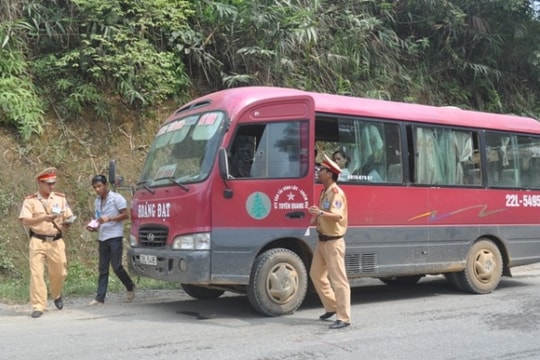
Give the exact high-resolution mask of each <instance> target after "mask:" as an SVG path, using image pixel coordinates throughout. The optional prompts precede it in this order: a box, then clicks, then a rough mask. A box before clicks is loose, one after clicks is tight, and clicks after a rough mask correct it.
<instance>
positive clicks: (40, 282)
mask: <svg viewBox="0 0 540 360" xmlns="http://www.w3.org/2000/svg"><path fill="white" fill-rule="evenodd" d="M36 180H37V184H38V191H37V192H36V193H35V194H33V195H30V196H27V197H26V198H25V199H24V201H23V204H22V208H21V212H20V214H19V221H20V222H21V223H22V224H23V225H24V226H25V228H27V229H28V230H29V237H30V244H29V263H30V302H31V304H32V317H33V318H39V317H40V316H41V315H43V312H44V311H45V310H46V308H47V286H46V284H45V279H44V272H45V265H46V266H47V273H48V277H49V284H50V293H51V297H52V299H54V305H55V306H56V308H58V309H59V310H62V308H63V307H64V300H63V298H62V290H63V287H64V280H65V279H66V276H67V261H66V252H65V244H64V241H63V239H62V235H63V231H64V229H65V228H66V227H67V226H69V225H70V224H71V222H72V221H73V220H74V218H75V216H73V213H72V212H71V209H70V207H69V205H68V203H67V201H66V198H65V196H64V194H61V193H58V192H54V191H52V190H53V189H54V185H55V183H56V169H55V168H52V167H51V168H47V169H45V170H43V171H42V172H40V173H39V174H38V175H37V176H36Z"/></svg>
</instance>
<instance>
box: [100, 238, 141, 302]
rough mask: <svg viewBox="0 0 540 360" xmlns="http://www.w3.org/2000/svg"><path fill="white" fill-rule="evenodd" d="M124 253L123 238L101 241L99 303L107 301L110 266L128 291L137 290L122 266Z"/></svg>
mask: <svg viewBox="0 0 540 360" xmlns="http://www.w3.org/2000/svg"><path fill="white" fill-rule="evenodd" d="M123 251H124V244H123V243H122V237H116V238H111V239H107V240H105V241H99V278H98V289H97V295H96V300H97V301H100V302H104V301H105V295H106V294H107V286H108V285H109V265H110V266H112V268H113V271H114V273H115V274H116V276H118V278H119V279H120V281H121V282H122V284H124V286H125V287H126V290H127V291H133V289H134V288H135V284H134V283H133V281H132V280H131V278H130V277H129V275H128V273H127V272H126V270H125V269H124V267H123V266H122V253H123Z"/></svg>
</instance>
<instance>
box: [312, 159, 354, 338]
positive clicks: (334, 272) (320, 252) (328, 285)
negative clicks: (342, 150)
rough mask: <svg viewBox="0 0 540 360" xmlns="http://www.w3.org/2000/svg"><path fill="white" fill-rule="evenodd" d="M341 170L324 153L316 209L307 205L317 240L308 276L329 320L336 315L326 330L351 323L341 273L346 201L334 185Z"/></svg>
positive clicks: (348, 297)
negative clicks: (317, 235)
mask: <svg viewBox="0 0 540 360" xmlns="http://www.w3.org/2000/svg"><path fill="white" fill-rule="evenodd" d="M340 173H341V169H340V168H339V166H338V165H337V164H336V163H335V162H334V161H332V160H331V159H330V158H329V157H328V156H327V155H326V154H324V161H323V162H322V164H321V167H320V169H319V173H318V177H319V180H320V181H321V183H322V184H323V186H324V189H323V191H322V192H321V196H320V199H319V206H315V205H314V206H311V207H309V209H308V211H309V213H310V214H311V215H312V218H311V224H312V225H315V224H316V225H317V232H318V233H319V241H318V243H317V246H316V248H315V252H314V254H313V260H312V263H311V269H310V273H309V274H310V276H311V280H312V281H313V285H314V286H315V290H317V294H318V295H319V298H320V299H321V302H322V303H323V306H324V309H325V311H326V312H325V313H324V314H322V315H321V316H320V317H319V318H320V319H321V320H326V319H329V318H330V317H332V316H334V315H335V314H336V313H337V315H336V319H337V320H336V321H335V322H334V323H332V324H331V325H330V329H341V328H344V327H346V326H349V325H350V323H351V289H350V286H349V281H348V279H347V273H346V270H345V240H344V239H343V236H344V235H345V232H346V231H347V198H346V197H345V193H344V192H343V190H342V189H341V188H340V187H339V186H338V185H337V184H336V181H337V179H338V176H339V174H340Z"/></svg>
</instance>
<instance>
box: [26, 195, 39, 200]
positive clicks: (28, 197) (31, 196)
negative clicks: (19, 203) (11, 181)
mask: <svg viewBox="0 0 540 360" xmlns="http://www.w3.org/2000/svg"><path fill="white" fill-rule="evenodd" d="M35 197H37V194H32V195H28V196H27V197H26V199H32V198H35Z"/></svg>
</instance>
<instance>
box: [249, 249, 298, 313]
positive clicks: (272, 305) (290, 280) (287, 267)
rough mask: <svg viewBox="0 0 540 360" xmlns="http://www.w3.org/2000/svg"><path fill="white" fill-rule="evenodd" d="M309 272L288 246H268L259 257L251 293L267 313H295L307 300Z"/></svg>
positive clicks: (252, 299)
mask: <svg viewBox="0 0 540 360" xmlns="http://www.w3.org/2000/svg"><path fill="white" fill-rule="evenodd" d="M307 287H308V275H307V271H306V267H305V265H304V263H303V261H302V260H301V259H300V257H299V256H298V255H296V254H295V253H294V252H292V251H291V250H288V249H283V248H277V249H271V250H268V251H266V252H264V253H262V254H261V255H259V256H258V257H257V258H256V259H255V263H254V264H253V268H252V270H251V278H250V282H249V286H248V288H247V296H248V299H249V302H250V304H251V306H253V308H254V309H255V310H256V311H257V312H259V313H261V314H264V315H267V316H280V315H285V314H291V313H293V312H294V311H295V310H296V309H298V307H299V306H300V305H301V304H302V302H303V301H304V298H305V296H306V292H307Z"/></svg>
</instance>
